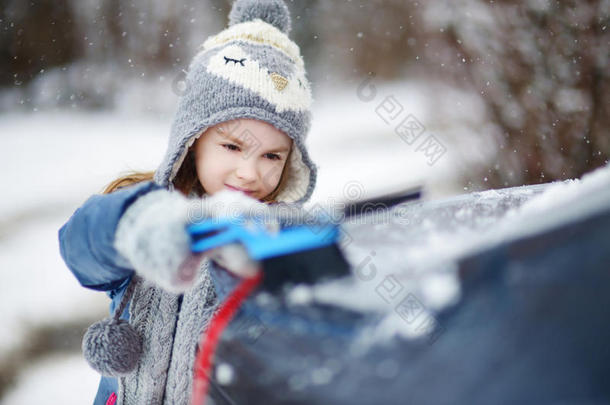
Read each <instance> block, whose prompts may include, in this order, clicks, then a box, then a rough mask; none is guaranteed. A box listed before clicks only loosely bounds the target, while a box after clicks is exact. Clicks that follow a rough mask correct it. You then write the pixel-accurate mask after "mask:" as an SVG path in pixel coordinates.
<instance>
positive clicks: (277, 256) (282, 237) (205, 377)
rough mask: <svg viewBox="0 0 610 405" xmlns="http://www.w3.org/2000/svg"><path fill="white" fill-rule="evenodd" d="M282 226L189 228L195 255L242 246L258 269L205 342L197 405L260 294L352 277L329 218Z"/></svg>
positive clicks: (244, 222)
mask: <svg viewBox="0 0 610 405" xmlns="http://www.w3.org/2000/svg"><path fill="white" fill-rule="evenodd" d="M420 196H421V191H420V190H419V189H416V190H408V191H405V192H400V193H394V194H386V195H384V196H381V197H377V198H372V199H368V200H362V201H357V202H354V203H350V204H347V205H346V206H345V209H344V216H343V218H348V217H352V216H355V215H364V214H366V213H367V212H368V211H367V210H369V209H370V208H371V207H376V208H379V207H384V208H389V207H391V206H394V205H396V204H399V203H402V202H405V201H408V200H414V199H418V198H419V197H420ZM286 219H288V221H286ZM280 223H283V224H284V225H283V226H280V229H279V230H275V231H273V230H270V229H269V228H268V227H266V226H265V225H264V224H263V223H262V220H261V218H255V217H251V216H250V217H248V216H245V215H242V216H237V217H234V218H208V219H205V220H202V221H199V222H196V223H194V224H192V225H189V226H188V227H187V231H188V233H189V235H190V237H191V250H192V252H193V253H204V252H207V251H210V250H211V249H214V248H217V247H221V246H224V245H227V244H230V243H239V244H241V245H242V246H243V247H244V249H243V250H242V254H246V255H247V256H248V257H247V258H244V260H243V263H248V266H250V267H251V269H254V275H251V276H247V277H243V278H242V279H241V280H240V282H239V284H238V285H237V287H235V289H234V290H233V291H232V292H231V293H230V294H229V295H228V296H227V298H226V299H225V300H224V301H223V302H222V303H221V304H220V306H219V309H218V311H216V312H215V313H214V315H213V316H212V318H211V319H210V322H209V324H208V328H207V330H206V332H205V333H204V334H203V336H202V339H201V342H200V347H201V350H199V351H198V353H197V356H196V359H195V364H194V367H193V391H192V396H191V405H203V404H205V399H206V395H207V391H208V387H209V383H210V371H211V368H212V363H213V356H214V352H215V350H216V346H217V344H218V341H219V339H220V336H221V335H222V332H223V330H224V329H225V327H226V326H227V325H228V324H229V322H230V321H231V319H232V318H233V316H234V315H235V313H236V311H237V310H238V309H239V307H240V306H241V304H242V303H243V302H244V301H245V300H246V299H247V298H248V297H249V296H250V294H251V293H252V292H253V291H254V290H256V289H257V288H261V289H262V290H266V291H268V292H272V293H277V292H278V291H280V290H281V288H282V287H285V286H287V285H291V284H314V283H317V282H321V281H324V280H326V279H332V278H338V277H342V276H347V275H349V274H350V266H349V264H348V262H347V260H346V259H345V257H344V256H343V253H342V252H341V250H340V248H339V238H340V230H339V224H338V223H334V222H333V221H332V220H331V219H330V218H329V216H328V215H324V214H322V215H320V214H318V215H316V216H315V217H311V216H310V217H309V218H307V219H306V220H304V221H302V222H298V221H294V218H283V219H282V218H280ZM286 223H288V225H286ZM244 252H245V253H244Z"/></svg>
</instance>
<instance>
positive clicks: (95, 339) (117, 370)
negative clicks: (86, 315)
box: [82, 277, 142, 377]
mask: <svg viewBox="0 0 610 405" xmlns="http://www.w3.org/2000/svg"><path fill="white" fill-rule="evenodd" d="M138 281H139V279H138V278H136V277H134V278H133V279H131V280H130V282H129V285H128V286H127V289H126V290H125V293H124V294H123V297H122V299H121V303H120V304H119V305H118V307H117V308H116V310H115V312H114V315H113V316H112V317H110V318H107V319H104V320H101V321H99V322H96V323H94V324H93V325H91V326H89V328H88V329H87V332H85V336H83V345H82V349H83V354H84V356H85V360H86V361H87V363H88V364H89V365H90V366H91V368H93V369H94V370H95V371H97V372H98V373H100V374H102V375H105V376H109V377H120V376H124V375H127V374H129V373H130V372H132V371H133V370H134V369H135V368H136V366H137V365H138V362H139V360H140V357H141V355H142V338H141V336H140V335H138V332H137V331H136V330H135V329H134V328H133V327H132V326H131V325H130V324H129V322H127V321H125V320H123V319H119V317H120V316H121V314H122V313H123V311H124V310H125V307H126V306H127V303H128V302H129V300H130V299H131V296H132V294H133V291H134V289H135V285H136V283H137V282H138Z"/></svg>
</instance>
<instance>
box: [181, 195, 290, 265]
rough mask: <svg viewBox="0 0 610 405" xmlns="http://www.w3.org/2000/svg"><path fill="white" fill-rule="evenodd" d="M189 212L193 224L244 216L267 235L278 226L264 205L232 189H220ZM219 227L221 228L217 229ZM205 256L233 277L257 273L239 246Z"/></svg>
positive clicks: (231, 244) (216, 248) (217, 250)
mask: <svg viewBox="0 0 610 405" xmlns="http://www.w3.org/2000/svg"><path fill="white" fill-rule="evenodd" d="M192 213H193V214H194V216H193V217H191V220H193V221H194V222H196V221H197V220H204V219H208V218H214V219H217V220H220V221H229V222H231V221H232V220H237V219H238V218H240V217H244V218H246V219H247V220H251V221H254V222H256V223H257V224H258V226H264V227H265V228H266V230H267V231H268V232H276V231H277V230H278V227H279V224H278V223H277V220H276V218H275V216H274V215H272V213H271V210H270V209H269V207H268V205H267V204H265V203H262V202H260V201H258V200H256V199H254V198H251V197H249V196H247V195H245V194H244V193H242V192H239V191H233V190H223V191H220V192H218V193H216V194H214V195H213V196H211V197H208V198H205V199H203V200H200V205H199V206H198V208H196V209H194V210H193V211H192ZM220 228H223V227H222V226H219V229H220ZM204 254H205V256H206V257H209V258H210V259H212V260H214V261H215V262H216V263H218V264H219V265H220V266H222V267H223V268H225V269H227V270H229V271H230V272H232V273H234V274H236V275H239V276H242V277H248V276H253V275H254V274H255V272H256V264H255V263H254V262H253V261H252V260H250V258H249V257H248V253H247V251H246V249H245V248H244V247H243V246H242V245H241V244H239V243H234V242H232V243H227V244H224V245H221V246H216V247H214V248H212V249H210V250H208V251H206V252H205V253H204Z"/></svg>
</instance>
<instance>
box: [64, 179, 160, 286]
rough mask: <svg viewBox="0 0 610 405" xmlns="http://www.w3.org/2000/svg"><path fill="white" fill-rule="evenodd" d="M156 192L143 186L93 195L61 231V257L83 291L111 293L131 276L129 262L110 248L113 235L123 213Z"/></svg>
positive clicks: (150, 183) (148, 185)
mask: <svg viewBox="0 0 610 405" xmlns="http://www.w3.org/2000/svg"><path fill="white" fill-rule="evenodd" d="M159 188H161V186H158V185H156V184H154V183H152V182H145V183H139V184H136V185H134V186H131V187H126V188H124V189H121V190H119V191H115V192H114V193H111V194H103V195H97V194H96V195H94V196H92V197H90V198H89V199H88V200H87V201H86V202H85V203H84V204H83V205H82V206H81V207H80V208H79V209H77V210H76V212H75V213H74V214H73V215H72V217H70V219H69V220H68V222H66V223H65V224H64V226H62V227H61V229H60V230H59V250H60V253H61V257H62V258H63V260H64V261H65V262H66V265H67V266H68V268H69V269H70V271H71V272H72V273H73V274H74V276H75V277H76V279H77V280H78V282H79V283H80V284H81V285H82V286H83V287H87V288H90V289H92V290H97V291H110V290H114V289H116V288H118V287H120V286H121V285H122V284H123V283H124V282H125V280H126V279H127V278H128V277H130V276H131V275H132V274H133V269H132V268H131V265H130V264H129V261H128V260H126V259H125V258H124V257H123V256H121V255H120V254H119V253H118V252H117V251H116V249H115V248H114V246H113V244H114V236H115V231H116V228H117V225H118V222H119V220H120V219H121V216H122V215H123V213H124V212H125V210H126V209H127V208H128V207H129V206H130V205H131V204H132V203H133V202H134V201H135V200H137V199H138V197H140V196H142V195H144V194H146V193H148V192H150V191H153V190H156V189H159Z"/></svg>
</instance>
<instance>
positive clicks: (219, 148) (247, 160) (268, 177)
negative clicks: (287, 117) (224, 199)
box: [194, 118, 292, 200]
mask: <svg viewBox="0 0 610 405" xmlns="http://www.w3.org/2000/svg"><path fill="white" fill-rule="evenodd" d="M291 147H292V139H290V137H289V136H288V135H286V134H284V133H283V132H281V131H279V130H278V129H276V128H275V127H274V126H273V125H271V124H268V123H266V122H263V121H259V120H255V119H245V118H244V119H237V120H232V121H227V122H223V123H220V124H218V125H215V126H213V127H210V128H208V129H207V130H206V131H205V132H204V133H203V134H202V135H201V136H200V137H199V139H197V141H196V142H195V145H194V148H195V166H196V168H197V177H198V178H199V181H200V182H201V185H202V186H203V188H204V189H205V191H206V193H208V194H210V195H212V194H214V193H216V192H218V191H220V190H223V189H236V190H239V191H242V192H244V193H246V194H247V195H249V196H250V197H252V198H256V199H258V200H262V199H263V198H265V197H266V196H268V195H269V194H271V192H273V190H275V188H276V187H277V185H278V184H279V181H280V177H281V175H282V171H283V170H284V166H285V165H286V159H287V158H288V153H289V152H290V148H291Z"/></svg>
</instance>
